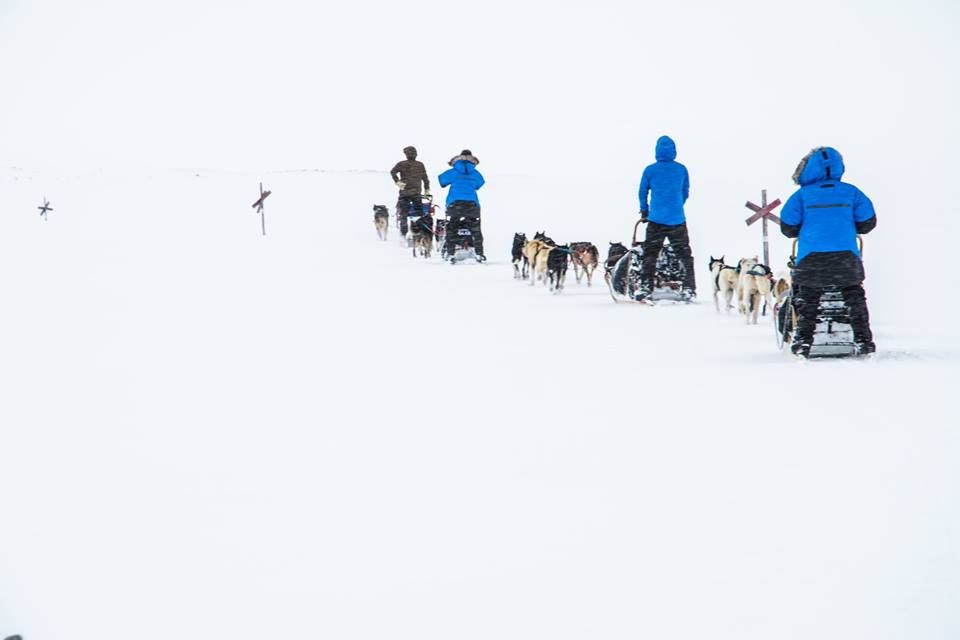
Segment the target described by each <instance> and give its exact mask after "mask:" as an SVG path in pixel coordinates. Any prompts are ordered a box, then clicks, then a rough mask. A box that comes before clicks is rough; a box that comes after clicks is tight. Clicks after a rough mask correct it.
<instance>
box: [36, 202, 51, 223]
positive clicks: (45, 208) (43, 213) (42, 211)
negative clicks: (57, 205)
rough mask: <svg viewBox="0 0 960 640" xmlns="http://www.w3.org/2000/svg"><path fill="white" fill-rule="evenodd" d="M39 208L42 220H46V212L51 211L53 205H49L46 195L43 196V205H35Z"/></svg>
mask: <svg viewBox="0 0 960 640" xmlns="http://www.w3.org/2000/svg"><path fill="white" fill-rule="evenodd" d="M37 209H40V215H41V216H43V221H44V222H46V221H47V212H48V211H53V207H51V206H50V202H49V201H48V200H47V196H43V205H42V206H39V207H37Z"/></svg>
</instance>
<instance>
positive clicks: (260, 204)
mask: <svg viewBox="0 0 960 640" xmlns="http://www.w3.org/2000/svg"><path fill="white" fill-rule="evenodd" d="M270 193H271V192H270V191H264V190H263V183H262V182H261V183H260V199H259V200H257V201H256V202H254V203H253V205H252V206H253V208H254V209H256V210H257V213H259V214H260V229H261V230H262V231H263V235H267V219H266V217H265V216H264V214H263V201H264V200H266V199H267V196H269V195H270Z"/></svg>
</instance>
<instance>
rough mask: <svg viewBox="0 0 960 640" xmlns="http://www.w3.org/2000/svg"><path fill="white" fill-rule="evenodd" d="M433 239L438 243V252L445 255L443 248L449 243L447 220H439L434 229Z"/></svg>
mask: <svg viewBox="0 0 960 640" xmlns="http://www.w3.org/2000/svg"><path fill="white" fill-rule="evenodd" d="M433 239H434V240H435V241H436V243H437V251H439V252H440V253H441V254H443V247H444V245H445V244H446V242H447V219H446V218H437V221H436V226H435V227H434V229H433Z"/></svg>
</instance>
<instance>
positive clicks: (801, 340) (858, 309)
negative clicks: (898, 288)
mask: <svg viewBox="0 0 960 640" xmlns="http://www.w3.org/2000/svg"><path fill="white" fill-rule="evenodd" d="M825 290H826V289H820V288H816V287H802V286H796V285H795V286H794V291H793V304H794V308H795V309H796V311H797V340H796V342H797V344H813V332H814V331H815V330H816V328H817V315H818V313H819V310H820V296H821V295H823V292H824V291H825ZM834 290H836V289H834ZM840 293H841V294H843V302H844V303H845V304H846V305H847V309H849V311H850V326H851V328H852V329H853V339H854V341H855V342H858V343H864V344H865V343H872V342H873V333H872V332H871V331H870V314H869V312H868V311H867V296H866V294H865V293H864V291H863V286H861V285H859V284H858V285H854V286H850V287H843V288H842V289H840Z"/></svg>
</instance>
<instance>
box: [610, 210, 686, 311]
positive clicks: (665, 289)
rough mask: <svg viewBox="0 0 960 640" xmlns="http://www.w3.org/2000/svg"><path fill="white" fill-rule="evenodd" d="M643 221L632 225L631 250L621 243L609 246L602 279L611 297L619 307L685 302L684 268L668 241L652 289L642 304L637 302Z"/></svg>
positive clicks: (662, 250)
mask: <svg viewBox="0 0 960 640" xmlns="http://www.w3.org/2000/svg"><path fill="white" fill-rule="evenodd" d="M641 222H642V221H640V220H637V223H636V224H635V225H633V240H632V243H631V248H630V249H627V248H626V247H624V246H623V245H622V244H620V243H613V242H611V243H610V249H609V251H608V253H607V261H606V263H605V264H604V275H603V278H604V280H605V281H606V282H607V287H608V288H609V289H610V297H612V298H613V301H614V302H616V303H628V304H629V303H633V304H648V305H649V304H654V303H656V302H658V301H661V300H666V301H674V302H686V299H685V298H684V297H683V296H681V295H680V290H681V287H682V283H683V275H684V267H683V263H682V262H681V261H680V258H679V257H678V256H677V253H676V251H674V249H673V246H671V245H670V243H669V241H668V242H667V243H666V244H664V245H663V248H662V249H661V250H660V255H659V256H657V269H656V275H655V276H654V282H653V289H652V291H651V293H650V295H648V296H647V297H646V298H644V299H643V300H642V301H640V300H637V293H638V292H639V290H640V284H641V283H640V276H641V269H642V264H643V243H642V242H638V241H637V231H638V230H639V228H640V223H641Z"/></svg>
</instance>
